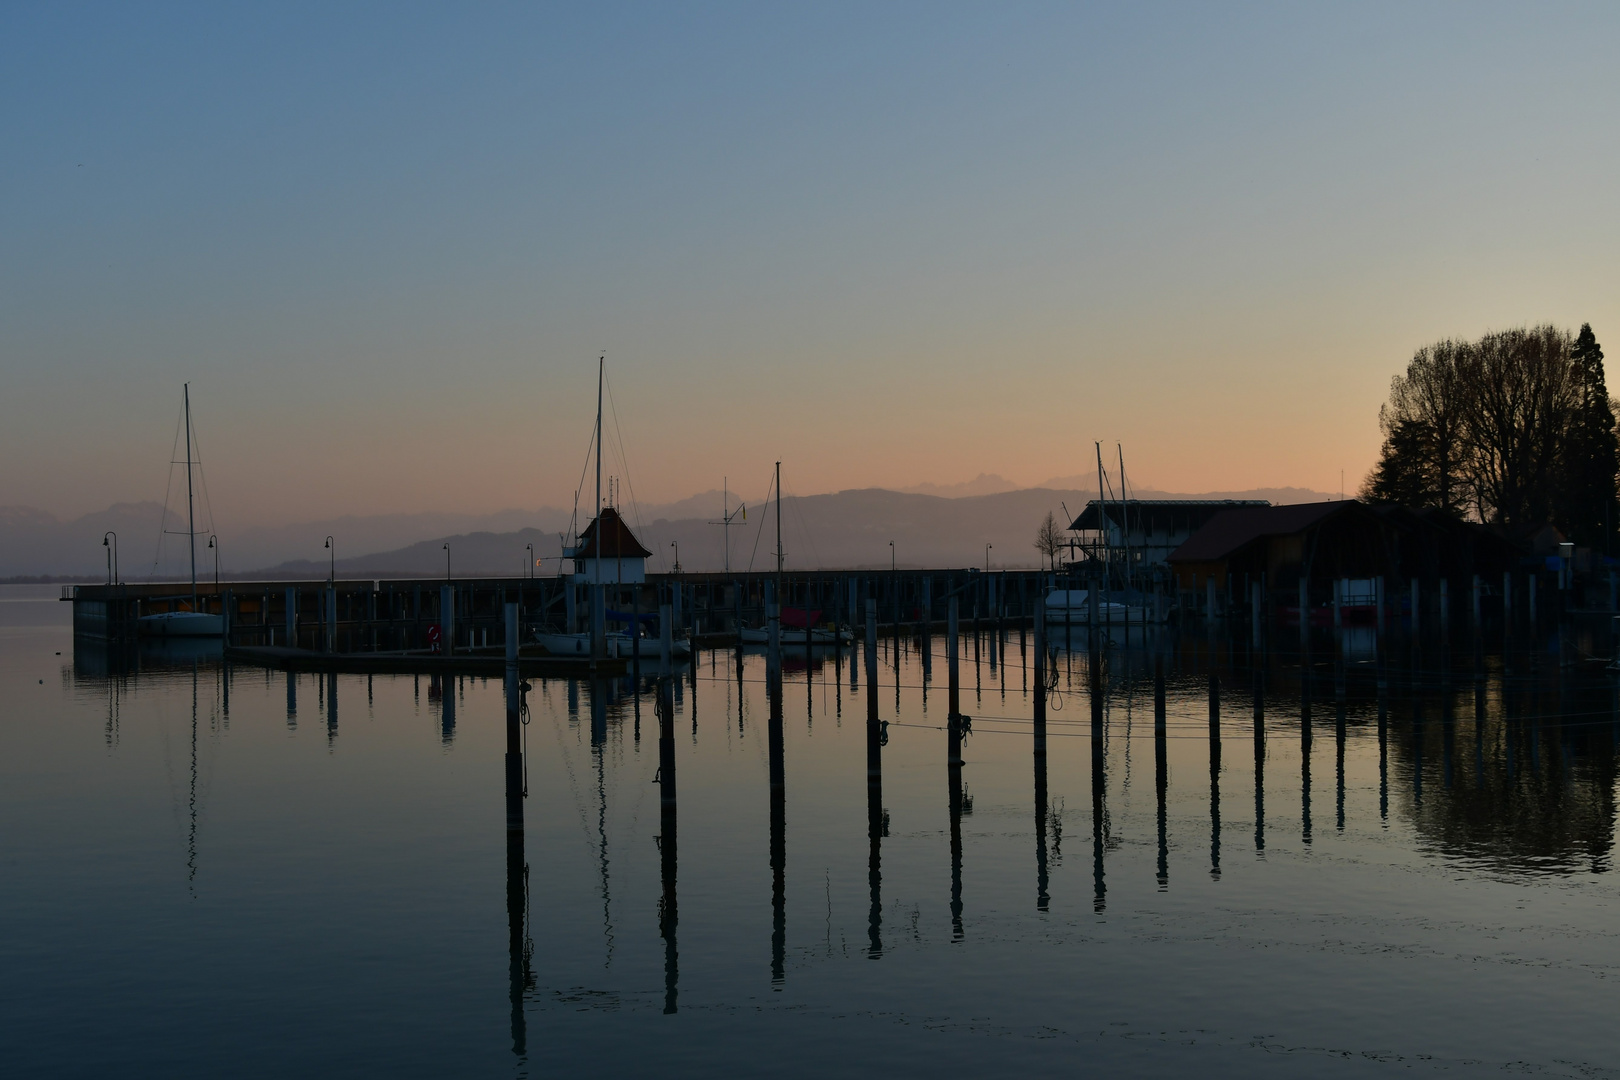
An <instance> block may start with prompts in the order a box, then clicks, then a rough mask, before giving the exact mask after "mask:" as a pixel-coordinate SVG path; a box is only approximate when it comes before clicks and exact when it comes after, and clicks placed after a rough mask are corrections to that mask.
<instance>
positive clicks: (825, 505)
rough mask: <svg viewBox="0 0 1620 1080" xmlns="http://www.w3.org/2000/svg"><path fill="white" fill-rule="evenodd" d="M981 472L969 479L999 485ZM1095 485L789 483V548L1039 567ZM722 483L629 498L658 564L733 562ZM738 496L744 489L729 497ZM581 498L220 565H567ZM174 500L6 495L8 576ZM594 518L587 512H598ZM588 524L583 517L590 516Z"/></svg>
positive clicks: (755, 509) (148, 524) (283, 540)
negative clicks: (1053, 521) (1038, 533)
mask: <svg viewBox="0 0 1620 1080" xmlns="http://www.w3.org/2000/svg"><path fill="white" fill-rule="evenodd" d="M998 480H999V478H998V477H994V476H980V477H978V478H976V479H974V480H972V481H968V482H967V484H965V485H955V486H946V487H942V488H940V490H954V489H955V487H969V486H972V485H975V484H980V483H989V484H994V483H995V482H997V481H998ZM1133 494H1135V495H1137V496H1139V497H1141V498H1223V499H1225V498H1234V499H1236V498H1247V499H1269V500H1271V501H1272V502H1277V503H1289V502H1315V501H1320V500H1323V499H1327V498H1330V497H1331V496H1328V495H1324V494H1323V493H1321V492H1316V491H1309V490H1307V489H1304V488H1262V489H1257V490H1253V491H1231V492H1209V493H1202V494H1199V495H1173V494H1170V493H1166V492H1157V491H1147V490H1142V491H1136V492H1133ZM1093 497H1095V496H1094V493H1093V491H1092V489H1090V488H1089V487H1087V486H1086V485H1084V484H1081V485H1076V486H1072V487H1039V488H1023V489H1019V490H1014V491H997V492H991V493H985V494H979V495H960V496H956V497H946V496H943V495H940V494H937V493H933V494H927V493H916V492H900V491H889V490H886V489H883V488H863V489H856V490H850V491H840V492H836V493H832V494H826V495H807V496H792V495H790V496H788V497H787V498H786V499H784V500H783V502H782V533H783V547H784V548H785V549H786V552H787V565H788V566H789V567H790V568H794V569H805V568H808V567H848V568H856V567H862V566H868V567H879V566H888V565H889V541H890V540H893V541H894V544H895V558H896V561H897V562H898V563H899V564H900V565H902V566H924V565H926V566H940V567H945V566H983V565H984V557H985V545H986V544H990V545H992V548H991V551H990V556H991V562H992V565H995V566H1034V565H1035V564H1036V554H1035V547H1034V538H1035V528H1036V526H1037V525H1038V524H1039V523H1040V520H1041V518H1042V517H1044V516H1045V515H1046V512H1047V511H1048V510H1050V511H1052V512H1054V513H1055V514H1057V515H1058V516H1059V517H1060V518H1061V517H1062V516H1063V515H1064V512H1065V511H1064V506H1065V505H1067V507H1068V511H1069V512H1070V513H1078V512H1079V510H1080V508H1081V507H1082V506H1084V505H1085V502H1086V500H1087V499H1090V498H1093ZM720 506H721V493H720V492H719V491H708V492H703V493H701V494H699V495H694V496H692V497H691V498H688V499H682V500H680V501H679V502H675V503H669V504H664V505H651V506H646V507H642V508H641V509H640V511H639V513H638V512H637V511H636V510H635V509H634V508H632V507H630V506H625V507H623V511H624V515H625V518H626V520H627V521H629V522H630V524H631V525H632V527H633V528H635V530H636V533H637V535H638V536H640V537H641V540H642V543H644V544H646V545H647V546H648V547H649V548H651V549H652V551H653V552H654V558H653V559H652V560H651V567H652V569H653V570H655V571H658V570H663V569H665V568H667V567H668V566H670V565H671V564H673V562H674V557H675V548H674V547H673V546H672V545H673V544H678V545H679V548H680V558H681V564H682V566H683V567H684V568H686V569H689V570H694V571H696V570H706V571H707V570H719V569H721V568H722V566H723V565H724V563H725V548H724V543H723V539H724V533H725V531H724V530H723V529H721V528H720V527H719V526H717V525H712V524H710V523H711V522H713V521H718V520H719V518H720ZM731 506H732V507H733V508H735V507H736V506H737V495H736V493H735V492H733V493H732V496H731ZM571 515H572V511H571V510H562V509H558V508H555V507H542V508H540V509H538V510H503V511H499V512H497V513H494V514H443V513H421V514H387V515H370V516H359V515H353V516H346V517H341V518H331V519H327V520H324V521H310V522H302V523H297V524H291V525H283V526H275V527H263V528H249V529H243V530H241V531H239V532H234V533H233V532H231V531H229V530H227V531H225V532H224V533H222V534H221V537H220V549H219V552H220V556H221V558H220V565H221V572H222V573H224V574H226V575H228V576H231V577H235V578H241V577H247V576H251V577H257V578H277V577H289V578H291V577H310V578H315V577H325V576H326V573H327V559H326V555H327V553H326V551H325V549H324V547H323V544H324V543H325V540H326V537H327V536H328V535H331V536H333V537H334V542H335V543H336V545H337V554H338V559H337V565H338V572H339V573H340V574H348V575H351V576H356V577H367V576H369V577H378V576H390V577H393V576H418V575H420V576H426V577H433V576H437V575H440V574H443V573H444V547H443V545H444V544H445V543H446V542H448V543H449V544H450V546H451V572H452V573H453V574H455V575H457V576H461V575H464V574H503V575H504V574H517V573H519V572H520V571H521V570H522V569H524V566H525V563H526V562H527V560H528V551H527V547H526V545H529V544H533V545H534V550H535V553H536V555H537V556H541V557H543V558H545V561H544V563H543V564H542V566H541V567H540V568H539V572H541V573H544V574H555V573H556V571H557V565H558V559H557V556H559V555H560V554H561V535H560V534H561V533H563V532H564V531H565V530H566V529H567V528H568V522H569V518H570V517H571ZM162 516H163V509H162V507H160V506H158V505H157V504H156V503H150V502H148V503H120V504H118V505H116V506H113V507H109V508H108V509H107V510H103V511H98V512H97V513H93V514H86V515H84V516H83V517H81V518H77V519H74V520H72V521H66V522H64V521H60V520H58V519H57V518H55V517H53V516H52V515H50V514H47V513H45V512H43V511H40V510H34V509H31V508H28V507H0V577H11V576H19V575H90V576H95V575H98V574H101V573H105V566H106V552H107V549H106V548H104V547H102V545H101V538H102V535H103V534H104V533H105V532H106V531H107V530H108V529H113V530H116V531H117V533H118V540H119V563H120V569H121V571H122V576H123V577H124V578H125V580H130V581H133V580H138V579H142V578H145V577H147V576H148V575H150V574H151V573H152V571H153V563H154V556H155V554H156V553H157V550H158V539H159V534H160V531H161V527H160V520H161V518H162ZM586 516H587V517H588V515H586ZM580 524H581V526H583V525H584V524H585V522H584V521H581V522H580ZM185 527H186V526H185V521H184V519H183V518H177V517H176V515H175V514H174V512H173V511H172V510H171V511H170V513H169V523H168V525H167V526H166V528H167V529H168V530H169V534H168V535H165V536H163V558H162V560H161V562H160V563H159V565H158V568H157V570H158V576H159V577H163V578H169V579H180V578H183V577H184V576H185V575H186V574H187V573H188V567H187V558H186V544H185V536H184V532H185ZM206 543H207V540H206V537H199V539H198V543H197V548H198V550H197V575H198V577H199V578H203V579H206V578H209V577H211V576H212V575H213V569H214V567H213V553H212V552H209V551H208V550H207V548H206ZM775 551H776V532H775V508H774V507H769V508H768V507H767V506H766V505H765V504H764V503H763V502H756V501H754V500H753V499H750V500H749V502H748V520H747V521H746V522H743V521H742V520H741V519H740V518H739V519H738V520H737V521H736V523H734V524H733V525H732V527H731V565H732V567H733V569H747V568H748V566H749V565H750V564H752V565H753V567H754V568H755V569H764V568H766V567H769V566H772V565H774V563H775Z"/></svg>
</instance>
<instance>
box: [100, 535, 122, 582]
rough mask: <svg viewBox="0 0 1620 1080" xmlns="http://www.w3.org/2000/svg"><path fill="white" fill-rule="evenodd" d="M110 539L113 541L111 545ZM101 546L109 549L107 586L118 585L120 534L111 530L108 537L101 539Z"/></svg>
mask: <svg viewBox="0 0 1620 1080" xmlns="http://www.w3.org/2000/svg"><path fill="white" fill-rule="evenodd" d="M109 537H110V538H111V539H112V543H110V544H109V543H107V540H108V538H109ZM101 546H102V547H104V548H106V549H107V584H109V585H116V584H117V583H118V534H117V533H115V532H113V531H112V530H111V529H109V530H107V534H106V536H103V537H102V538H101Z"/></svg>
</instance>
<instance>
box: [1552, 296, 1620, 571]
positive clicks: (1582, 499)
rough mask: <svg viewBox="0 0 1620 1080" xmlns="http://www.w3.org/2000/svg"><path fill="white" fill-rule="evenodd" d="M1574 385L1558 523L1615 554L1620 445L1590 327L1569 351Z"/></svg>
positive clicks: (1583, 541)
mask: <svg viewBox="0 0 1620 1080" xmlns="http://www.w3.org/2000/svg"><path fill="white" fill-rule="evenodd" d="M1570 366H1571V368H1572V369H1573V371H1572V374H1573V376H1574V379H1575V383H1576V395H1575V409H1574V415H1573V416H1571V417H1570V424H1569V428H1568V430H1567V431H1566V433H1565V438H1564V447H1563V462H1562V469H1561V470H1560V472H1561V478H1560V479H1561V483H1560V484H1559V491H1558V493H1557V501H1556V507H1557V509H1556V512H1555V520H1556V521H1557V524H1558V525H1559V527H1560V528H1562V529H1563V531H1564V534H1565V535H1566V536H1568V537H1569V538H1570V539H1571V540H1573V541H1574V542H1575V543H1577V544H1580V545H1582V546H1585V547H1590V548H1592V549H1594V550H1596V551H1601V552H1604V553H1606V554H1613V553H1614V551H1615V548H1614V538H1615V529H1616V527H1617V526H1620V521H1617V520H1616V519H1617V517H1620V515H1617V511H1616V505H1615V497H1616V487H1615V485H1616V474H1617V473H1620V441H1617V438H1616V432H1615V418H1614V408H1613V405H1612V404H1611V402H1610V400H1609V389H1608V386H1607V384H1606V383H1605V381H1604V377H1603V348H1602V346H1600V345H1599V344H1598V342H1597V336H1596V335H1595V334H1593V333H1592V324H1591V323H1585V324H1582V326H1581V332H1580V334H1579V335H1578V336H1577V337H1576V338H1575V344H1574V346H1573V347H1572V348H1571V349H1570Z"/></svg>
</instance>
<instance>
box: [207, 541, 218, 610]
mask: <svg viewBox="0 0 1620 1080" xmlns="http://www.w3.org/2000/svg"><path fill="white" fill-rule="evenodd" d="M208 550H209V551H212V552H213V553H214V595H215V596H218V595H219V537H218V536H216V535H215V534H213V533H210V534H209V535H208Z"/></svg>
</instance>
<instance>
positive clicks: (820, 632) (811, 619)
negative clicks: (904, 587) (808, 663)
mask: <svg viewBox="0 0 1620 1080" xmlns="http://www.w3.org/2000/svg"><path fill="white" fill-rule="evenodd" d="M771 486H772V487H773V488H774V489H775V490H776V591H777V596H778V597H780V596H781V594H782V561H783V560H782V463H781V462H780V461H778V462H777V463H776V478H775V480H773V481H772V484H771ZM820 618H821V612H820V611H819V610H817V609H814V608H792V607H784V608H782V611H781V615H780V616H779V622H780V633H781V639H782V641H783V642H784V643H786V642H788V641H791V642H793V643H794V644H796V645H801V644H803V643H804V637H805V634H807V633H808V634H809V635H810V644H812V645H840V644H846V643H848V642H851V641H854V640H855V635H854V634H852V633H851V632H850V631H848V630H830V629H827V628H825V627H819V626H817V625H816V622H817V620H819V619H820ZM790 630H791V631H792V636H791V637H789V633H788V632H789V631H790ZM737 640H738V641H740V642H742V643H743V644H744V645H769V644H770V641H771V631H770V628H769V627H753V626H740V627H738V628H737Z"/></svg>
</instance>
